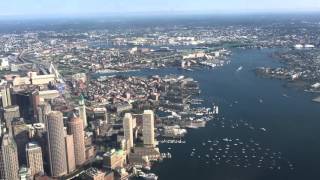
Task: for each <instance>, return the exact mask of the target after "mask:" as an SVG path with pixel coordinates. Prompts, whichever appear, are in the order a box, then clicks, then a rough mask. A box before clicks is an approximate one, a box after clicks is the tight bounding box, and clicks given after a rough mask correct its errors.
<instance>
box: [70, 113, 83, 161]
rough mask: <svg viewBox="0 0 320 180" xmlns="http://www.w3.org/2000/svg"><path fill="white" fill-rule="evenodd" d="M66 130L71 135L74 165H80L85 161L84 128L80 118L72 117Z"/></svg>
mask: <svg viewBox="0 0 320 180" xmlns="http://www.w3.org/2000/svg"><path fill="white" fill-rule="evenodd" d="M68 131H69V134H72V135H73V143H74V154H75V159H76V165H77V166H80V165H82V164H83V163H84V162H85V161H86V154H85V144H84V130H83V123H82V120H81V119H80V118H78V117H73V118H72V119H71V120H70V121H69V122H68Z"/></svg>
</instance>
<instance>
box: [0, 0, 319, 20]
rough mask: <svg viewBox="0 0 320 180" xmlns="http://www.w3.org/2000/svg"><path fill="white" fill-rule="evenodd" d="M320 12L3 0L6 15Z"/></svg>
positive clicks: (224, 3) (271, 4) (237, 3)
mask: <svg viewBox="0 0 320 180" xmlns="http://www.w3.org/2000/svg"><path fill="white" fill-rule="evenodd" d="M309 11H312V12H320V0H0V17H1V16H2V17H3V16H46V15H84V16H85V15H95V14H105V15H108V14H130V13H143V14H151V13H167V14H170V13H211V14H216V13H217V14H219V13H227V14H233V13H246V12H248V13H252V12H263V13H264V12H309Z"/></svg>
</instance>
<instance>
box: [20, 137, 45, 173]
mask: <svg viewBox="0 0 320 180" xmlns="http://www.w3.org/2000/svg"><path fill="white" fill-rule="evenodd" d="M25 149H26V157H27V166H28V168H29V169H30V175H31V177H32V178H33V177H34V176H35V175H37V174H42V173H44V170H43V158H42V150H41V146H40V145H39V144H38V143H37V142H30V143H28V144H27V145H26V148H25Z"/></svg>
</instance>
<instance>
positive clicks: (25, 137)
mask: <svg viewBox="0 0 320 180" xmlns="http://www.w3.org/2000/svg"><path fill="white" fill-rule="evenodd" d="M12 134H13V138H14V140H15V142H16V144H17V148H18V159H19V164H20V165H22V164H26V163H27V162H26V144H27V143H28V142H29V127H28V126H27V124H25V123H24V121H23V119H15V120H13V121H12Z"/></svg>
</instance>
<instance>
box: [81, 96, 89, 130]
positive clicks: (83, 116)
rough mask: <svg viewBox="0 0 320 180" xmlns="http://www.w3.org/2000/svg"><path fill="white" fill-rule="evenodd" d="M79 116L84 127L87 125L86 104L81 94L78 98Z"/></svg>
mask: <svg viewBox="0 0 320 180" xmlns="http://www.w3.org/2000/svg"><path fill="white" fill-rule="evenodd" d="M79 117H80V119H81V120H82V123H83V127H84V128H86V127H87V126H88V122H87V113H86V104H85V102H84V97H83V96H82V95H81V96H80V100H79Z"/></svg>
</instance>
